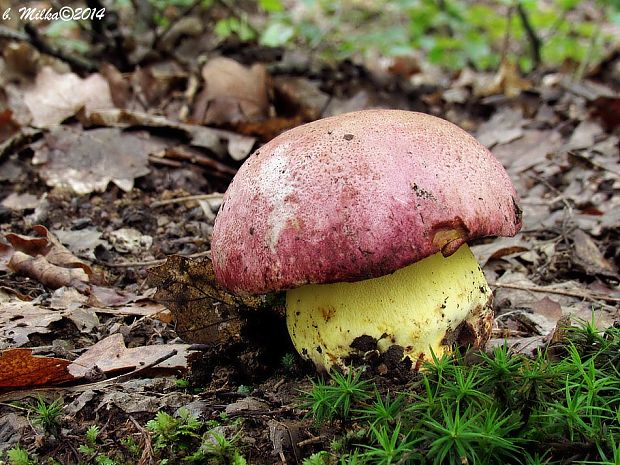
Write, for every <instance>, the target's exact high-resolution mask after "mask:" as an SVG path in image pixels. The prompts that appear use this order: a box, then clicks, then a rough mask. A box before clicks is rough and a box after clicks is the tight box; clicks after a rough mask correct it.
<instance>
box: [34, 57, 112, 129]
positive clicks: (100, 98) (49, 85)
mask: <svg viewBox="0 0 620 465" xmlns="http://www.w3.org/2000/svg"><path fill="white" fill-rule="evenodd" d="M23 98H24V102H25V104H26V105H27V106H28V108H29V110H30V113H31V114H32V125H33V126H35V127H38V128H50V127H53V126H57V125H59V124H60V123H62V122H63V121H64V120H65V119H67V118H69V117H71V116H74V115H75V114H76V113H77V112H78V111H79V110H81V109H82V108H84V110H85V112H86V114H87V115H88V114H89V113H90V112H91V111H93V110H99V109H103V108H113V107H114V104H113V103H112V97H111V95H110V88H109V87H108V83H107V82H106V80H105V79H104V78H103V77H102V76H101V75H100V74H92V75H90V76H89V77H87V78H85V79H82V78H80V77H79V76H78V75H76V74H73V73H66V74H59V73H57V72H56V71H54V69H52V68H51V67H49V66H45V67H43V69H41V71H40V72H39V74H38V75H37V78H36V81H35V83H34V85H33V86H31V87H30V88H28V89H27V90H26V91H24V97H23Z"/></svg>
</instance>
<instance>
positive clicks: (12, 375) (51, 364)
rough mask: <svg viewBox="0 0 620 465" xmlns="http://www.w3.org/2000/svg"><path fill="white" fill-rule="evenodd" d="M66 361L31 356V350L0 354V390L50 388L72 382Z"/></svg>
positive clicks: (2, 352)
mask: <svg viewBox="0 0 620 465" xmlns="http://www.w3.org/2000/svg"><path fill="white" fill-rule="evenodd" d="M70 364H71V362H69V361H68V360H63V359H61V358H53V357H39V356H35V355H32V350H31V349H7V350H3V351H1V352H0V389H6V390H11V389H22V388H32V387H40V386H51V385H58V384H62V383H66V382H69V381H73V380H74V377H73V375H71V374H70V373H69V371H68V370H67V367H68V366H69V365H70Z"/></svg>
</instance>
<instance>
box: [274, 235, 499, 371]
mask: <svg viewBox="0 0 620 465" xmlns="http://www.w3.org/2000/svg"><path fill="white" fill-rule="evenodd" d="M491 303H492V293H491V290H490V288H489V286H488V284H487V282H486V279H485V277H484V274H483V272H482V270H481V269H480V266H479V265H478V262H477V261H476V259H475V257H474V255H473V254H472V252H471V250H470V249H469V247H468V246H467V245H463V246H461V247H460V248H459V249H458V250H457V251H456V252H455V253H454V254H452V255H451V256H449V257H444V256H443V255H441V253H437V254H435V255H432V256H430V257H427V258H425V259H424V260H421V261H419V262H417V263H414V264H412V265H409V266H407V267H405V268H402V269H400V270H398V271H396V272H394V273H392V274H390V275H386V276H381V277H379V278H373V279H367V280H364V281H358V282H354V283H334V284H308V285H305V286H301V287H298V288H296V289H292V290H290V291H288V292H287V294H286V322H287V326H288V329H289V333H290V335H291V338H292V340H293V344H294V345H295V348H296V349H297V351H298V352H299V353H300V354H301V355H302V357H304V358H306V359H310V360H312V361H313V362H314V363H315V365H316V366H317V368H318V369H319V370H329V369H330V368H331V367H332V366H333V365H337V366H340V367H344V363H345V362H344V360H345V359H347V358H349V357H351V356H359V355H362V356H363V355H365V352H368V351H377V350H378V351H379V352H386V351H387V350H388V349H389V348H390V347H392V346H400V347H402V350H403V353H404V357H409V358H410V359H411V361H412V364H413V365H414V366H416V367H417V366H419V365H420V363H421V362H422V361H423V360H430V359H431V350H432V351H434V353H435V354H436V355H438V356H441V355H442V354H444V353H446V352H449V351H450V350H451V349H452V346H453V345H454V344H460V345H470V346H474V347H478V346H482V345H484V343H486V341H487V339H488V337H489V335H490V332H491V327H492V322H493V310H492V306H491ZM364 341H367V342H368V341H371V342H372V343H371V344H370V345H369V344H364V343H363V342H364ZM375 342H376V343H375ZM373 344H374V347H372V346H373Z"/></svg>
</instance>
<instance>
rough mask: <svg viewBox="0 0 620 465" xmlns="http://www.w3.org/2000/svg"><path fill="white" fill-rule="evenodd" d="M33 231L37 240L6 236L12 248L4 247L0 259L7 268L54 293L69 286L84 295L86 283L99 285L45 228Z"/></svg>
mask: <svg viewBox="0 0 620 465" xmlns="http://www.w3.org/2000/svg"><path fill="white" fill-rule="evenodd" d="M33 229H34V232H35V233H36V234H37V237H30V236H23V235H20V234H13V233H9V234H6V235H5V237H6V239H7V241H9V243H10V244H11V247H7V246H4V247H3V252H2V254H1V255H0V259H1V260H2V261H4V265H5V266H6V267H7V268H9V269H11V270H13V271H14V272H16V273H20V274H23V275H26V276H30V277H31V278H33V279H36V280H38V281H39V282H41V283H42V284H45V285H46V286H49V287H51V288H53V289H56V288H59V287H63V286H72V287H75V288H76V289H78V290H80V291H82V292H84V291H86V288H87V283H90V282H99V281H100V278H99V277H98V276H97V275H96V274H95V273H94V272H93V270H92V268H91V267H90V266H89V265H88V264H86V263H85V262H83V261H82V260H80V259H79V258H77V257H76V256H75V255H73V254H72V253H71V252H70V251H69V250H68V249H67V248H66V247H65V246H63V245H62V244H61V243H60V241H58V239H57V238H56V237H55V236H54V235H53V234H52V233H50V232H49V231H48V230H47V228H45V226H41V225H37V226H34V227H33Z"/></svg>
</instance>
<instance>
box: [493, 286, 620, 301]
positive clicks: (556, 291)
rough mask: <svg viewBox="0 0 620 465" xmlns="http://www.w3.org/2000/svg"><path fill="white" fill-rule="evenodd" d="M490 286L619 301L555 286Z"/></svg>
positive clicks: (617, 298) (609, 297)
mask: <svg viewBox="0 0 620 465" xmlns="http://www.w3.org/2000/svg"><path fill="white" fill-rule="evenodd" d="M489 285H490V286H493V287H503V288H506V289H517V290H519V291H530V292H543V293H544V292H546V293H548V294H558V295H565V296H569V297H579V298H581V299H588V300H604V301H606V302H620V297H611V296H607V295H603V294H595V293H590V292H579V291H566V290H564V289H557V288H551V289H549V288H545V287H540V286H525V285H521V284H508V283H489Z"/></svg>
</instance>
